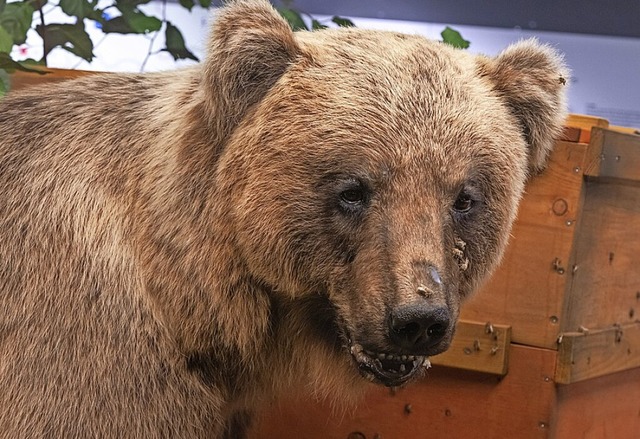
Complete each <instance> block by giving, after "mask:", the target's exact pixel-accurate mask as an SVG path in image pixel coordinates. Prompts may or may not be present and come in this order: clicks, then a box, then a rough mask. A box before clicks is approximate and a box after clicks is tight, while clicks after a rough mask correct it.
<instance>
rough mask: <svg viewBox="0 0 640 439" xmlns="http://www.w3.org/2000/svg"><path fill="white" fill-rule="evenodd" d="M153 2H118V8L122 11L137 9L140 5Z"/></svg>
mask: <svg viewBox="0 0 640 439" xmlns="http://www.w3.org/2000/svg"><path fill="white" fill-rule="evenodd" d="M150 1H151V0H116V7H117V8H118V9H119V10H120V11H122V10H123V9H131V10H132V9H135V8H137V7H138V6H140V5H146V4H147V3H149V2H150Z"/></svg>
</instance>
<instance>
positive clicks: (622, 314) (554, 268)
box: [462, 120, 640, 366]
mask: <svg viewBox="0 0 640 439" xmlns="http://www.w3.org/2000/svg"><path fill="white" fill-rule="evenodd" d="M602 125H604V124H603V123H602V122H601V120H596V123H595V127H594V128H593V131H592V133H591V132H590V133H589V135H587V136H585V135H584V134H583V133H582V132H583V131H584V129H579V130H578V131H579V134H578V136H577V139H579V140H580V139H582V140H583V139H588V140H589V143H580V142H575V141H573V142H572V141H567V140H562V141H559V142H558V143H557V146H556V149H555V151H554V152H553V154H552V156H551V160H550V164H549V168H548V169H547V171H546V172H544V173H543V174H542V175H540V176H538V177H536V178H534V179H533V180H532V181H531V182H530V183H529V185H528V186H527V193H526V195H525V197H524V199H523V202H522V204H521V207H520V211H519V215H518V219H517V222H516V224H515V226H514V231H513V236H512V239H511V242H510V245H509V247H508V249H507V253H506V256H505V258H504V260H503V263H502V265H501V267H500V268H499V270H498V272H497V273H496V275H495V276H494V277H493V278H492V279H491V280H490V281H489V282H488V283H487V285H485V287H484V288H483V290H482V291H480V292H479V293H478V294H476V295H475V297H473V298H472V299H471V300H470V302H469V303H468V304H467V305H466V306H465V307H463V311H462V319H463V320H464V319H469V320H475V321H491V322H492V323H496V324H497V323H499V324H504V325H509V326H511V327H512V339H513V341H514V342H516V343H521V344H525V345H529V346H538V347H545V348H549V349H558V346H559V345H558V340H559V339H560V338H561V336H563V335H564V337H563V338H564V339H565V340H566V337H567V336H568V337H574V336H578V335H580V336H585V335H587V336H588V334H590V333H596V332H598V331H602V330H610V331H614V332H615V331H616V328H618V330H619V328H621V327H622V328H623V331H622V332H623V333H624V334H628V335H632V334H637V329H638V323H639V322H640V320H639V317H638V316H639V315H640V314H639V313H640V269H639V268H638V266H640V136H639V135H635V134H630V133H622V132H618V131H615V130H610V129H607V128H603V127H602ZM573 133H574V138H573V140H575V139H576V136H575V130H573ZM639 342H640V339H636V340H635V341H632V344H633V345H634V346H636V348H637V349H639V350H640V344H639ZM637 365H638V366H640V363H639V364H637Z"/></svg>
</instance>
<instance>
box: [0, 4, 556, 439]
mask: <svg viewBox="0 0 640 439" xmlns="http://www.w3.org/2000/svg"><path fill="white" fill-rule="evenodd" d="M565 75H566V72H565V71H564V67H563V65H562V63H561V61H560V60H559V58H558V56H557V55H556V54H555V53H553V52H552V51H551V50H550V49H548V48H546V47H541V46H539V45H538V44H537V43H535V42H531V41H530V42H524V43H519V44H517V45H515V46H513V47H511V48H509V49H507V51H505V52H504V53H503V54H502V55H500V56H498V57H497V58H495V59H491V58H485V57H477V56H474V55H472V54H470V53H467V52H464V51H458V50H455V49H452V48H450V47H448V46H445V45H442V44H439V43H435V42H429V41H427V40H424V39H423V38H420V37H417V36H405V35H400V34H394V33H384V32H374V31H366V30H359V29H341V30H326V31H322V32H314V33H299V34H295V35H294V34H293V33H291V32H290V30H289V29H288V27H287V25H286V23H285V22H284V21H283V20H282V19H280V18H279V17H278V15H277V14H276V13H275V12H274V11H273V10H272V9H271V7H270V6H268V5H267V4H266V3H265V2H263V1H237V2H234V3H233V4H231V5H229V6H227V7H226V8H225V9H224V10H223V11H222V12H221V13H220V16H219V18H218V20H217V22H216V24H215V26H214V31H213V34H212V36H211V41H210V50H209V54H208V57H207V60H206V61H205V62H204V63H203V65H201V66H198V67H194V68H190V69H186V70H181V71H177V72H171V73H160V74H152V75H145V76H141V75H113V74H107V75H102V76H97V77H90V78H87V79H80V80H76V81H72V82H68V83H65V84H63V85H54V86H49V87H42V88H37V89H32V90H28V91H24V92H21V93H16V94H14V95H11V96H9V97H7V98H6V99H5V100H4V101H3V102H2V103H1V104H0V133H1V134H0V316H1V317H0V389H1V391H0V437H6V438H19V437H70V438H71V437H144V438H155V437H181V438H192V437H193V438H195V437H222V436H223V435H225V434H226V436H235V435H240V434H241V433H240V432H239V430H238V429H240V427H242V426H243V425H244V424H246V420H247V419H248V418H247V416H248V415H247V413H248V412H250V411H252V410H255V409H257V408H259V407H260V406H261V405H262V404H264V403H265V402H266V401H268V400H270V399H272V398H274V397H276V396H277V395H278V394H280V393H282V392H288V391H291V390H292V389H298V390H299V391H301V392H307V393H308V392H311V393H312V394H314V395H316V396H318V397H325V396H330V397H333V398H348V397H350V396H351V395H357V394H358V393H359V392H360V390H361V389H362V388H364V386H363V383H366V381H365V380H363V379H362V378H361V377H360V375H359V373H358V367H359V366H358V364H357V363H356V361H354V358H355V357H352V356H351V355H350V354H349V349H350V348H351V349H353V347H354V346H356V345H363V346H368V347H369V348H370V349H372V350H374V351H379V352H398V353H399V352H400V351H399V350H398V348H397V347H396V346H394V345H393V343H391V342H390V341H389V339H388V336H387V321H388V317H387V316H388V313H389V312H391V311H392V310H393V309H395V308H396V307H397V306H399V305H402V304H407V303H412V302H415V301H416V300H418V299H417V298H418V293H416V288H417V287H418V286H420V288H422V290H420V291H422V292H423V293H424V292H425V291H426V292H427V293H425V295H426V299H424V300H425V301H427V302H429V303H430V304H431V305H433V304H439V305H440V306H443V307H445V308H446V309H447V310H448V311H449V312H450V314H451V317H452V319H453V320H455V318H456V317H457V313H458V306H459V303H460V301H461V300H462V299H463V298H464V297H465V296H467V295H468V294H469V293H470V292H471V291H472V290H473V289H474V288H475V287H476V286H477V285H478V283H479V282H481V281H482V280H483V279H484V278H485V277H486V276H487V274H488V273H489V272H490V271H491V270H492V269H493V267H494V266H495V265H496V263H497V262H498V260H499V259H500V255H501V254H502V251H503V249H504V246H505V243H506V241H507V237H508V233H509V228H510V225H511V222H512V221H513V218H514V215H515V212H516V210H517V203H518V200H519V198H520V196H521V193H522V189H523V185H524V182H525V179H526V176H527V174H528V172H529V170H539V169H541V168H542V167H543V165H544V161H545V158H546V155H547V153H548V151H549V149H550V148H551V144H552V139H553V137H554V136H555V135H556V134H557V133H558V130H559V129H560V125H561V121H562V118H563V115H564V103H563V91H562V86H561V81H560V77H561V76H565ZM355 180H357V181H359V182H360V183H362V182H364V183H362V184H364V185H365V186H366V194H367V198H366V200H364V201H363V203H361V204H359V205H358V207H357V208H356V209H355V210H354V211H353V212H351V211H349V212H346V211H345V205H344V203H345V202H344V201H341V198H340V197H341V194H342V193H343V191H344V190H345V187H346V188H347V189H348V188H349V187H351V186H350V185H353V184H354V183H353V182H354V181H355ZM465 187H466V188H467V189H468V191H470V192H471V193H472V194H473V196H475V197H477V202H476V204H475V205H474V206H475V207H474V209H473V211H472V212H471V213H469V214H468V215H466V214H465V215H462V216H461V215H458V216H456V214H453V213H452V207H451V206H452V205H453V204H454V203H455V200H456V197H457V196H458V194H459V192H460V191H461V189H462V188H465ZM432 267H435V269H437V271H438V273H439V275H440V277H441V280H442V282H441V285H440V284H438V283H437V282H435V281H434V277H433V275H429V274H428V273H429V270H430V269H431V268H432ZM420 300H422V299H420ZM452 334H453V325H451V327H449V328H447V333H446V336H445V337H444V338H443V340H442V342H441V343H439V344H438V345H437V346H435V347H434V348H432V349H430V350H428V351H424V352H416V354H420V355H433V354H435V353H437V352H441V351H442V350H444V349H446V348H447V346H448V344H449V341H450V339H451V336H452ZM365 375H366V374H365ZM369 377H370V376H369ZM370 378H371V377H370ZM225 429H226V433H224V432H225Z"/></svg>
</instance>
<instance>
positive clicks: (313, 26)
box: [311, 19, 329, 30]
mask: <svg viewBox="0 0 640 439" xmlns="http://www.w3.org/2000/svg"><path fill="white" fill-rule="evenodd" d="M328 27H329V26H325V25H324V24H322V23H320V22H319V21H318V20H316V19H313V20H311V29H313V30H318V29H326V28H328Z"/></svg>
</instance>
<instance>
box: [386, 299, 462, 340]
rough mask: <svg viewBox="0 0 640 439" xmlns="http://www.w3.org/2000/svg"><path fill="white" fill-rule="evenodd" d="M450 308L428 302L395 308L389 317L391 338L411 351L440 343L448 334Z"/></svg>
mask: <svg viewBox="0 0 640 439" xmlns="http://www.w3.org/2000/svg"><path fill="white" fill-rule="evenodd" d="M449 323H450V314H449V309H448V308H446V307H442V306H435V307H434V306H433V305H430V304H429V303H427V302H419V303H417V304H411V305H405V306H401V307H399V308H396V309H394V310H393V311H392V312H391V316H390V319H389V335H390V337H391V340H392V341H393V342H394V343H395V344H397V345H398V346H399V347H401V348H402V349H405V350H407V351H409V352H421V351H424V350H426V349H429V348H430V347H432V346H435V345H436V344H438V343H439V342H440V341H441V340H442V339H443V338H444V337H445V335H446V334H447V330H448V328H449Z"/></svg>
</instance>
